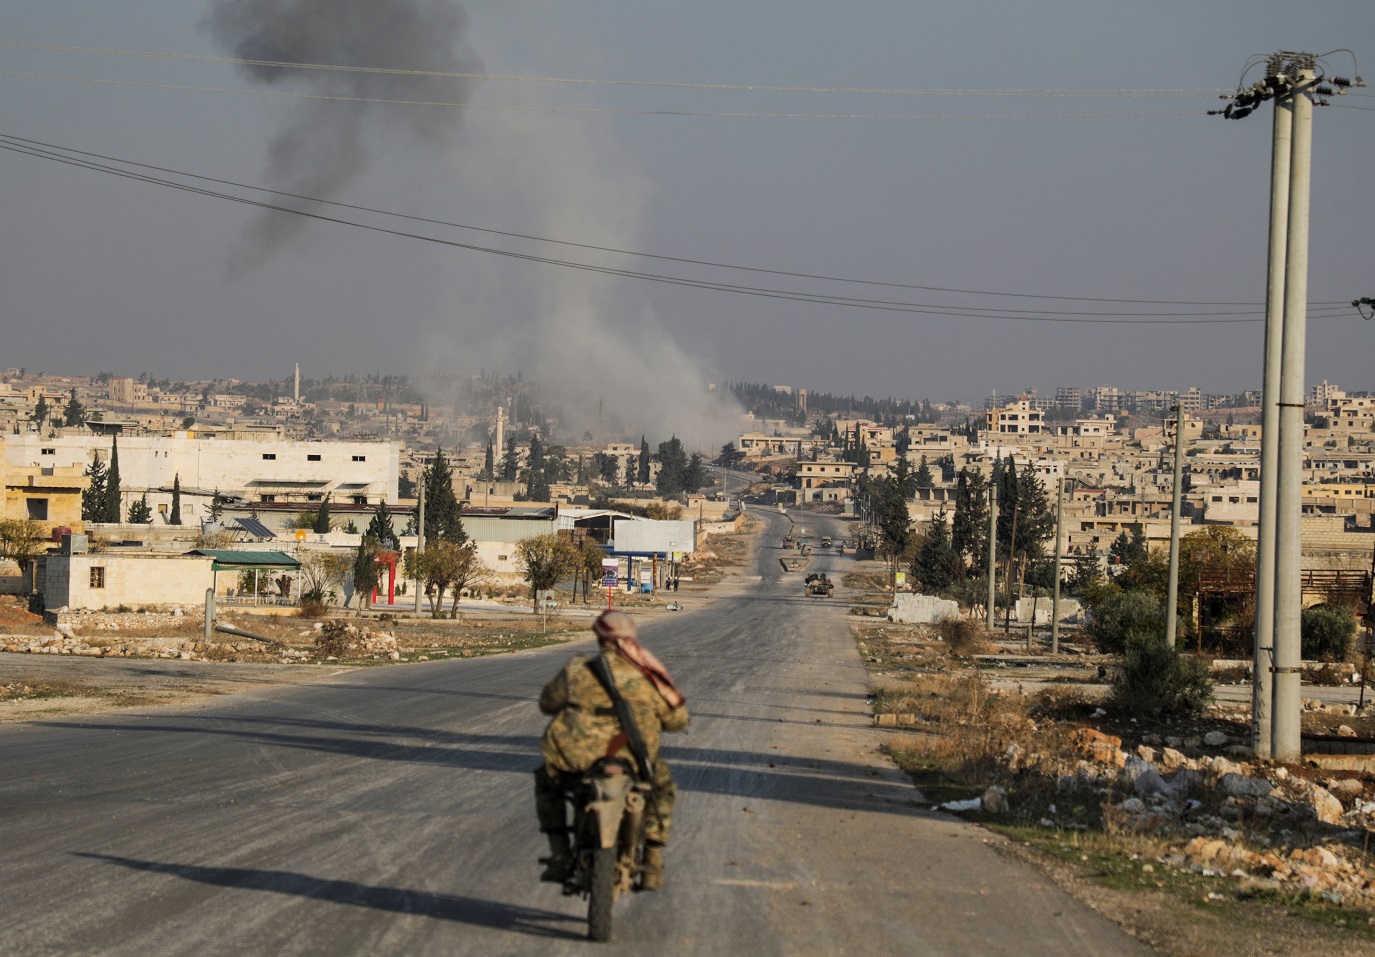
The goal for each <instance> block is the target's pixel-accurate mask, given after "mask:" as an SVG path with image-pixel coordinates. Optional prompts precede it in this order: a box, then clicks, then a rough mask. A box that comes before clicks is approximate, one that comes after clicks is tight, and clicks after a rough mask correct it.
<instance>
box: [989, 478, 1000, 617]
mask: <svg viewBox="0 0 1375 957" xmlns="http://www.w3.org/2000/svg"><path fill="white" fill-rule="evenodd" d="M997 577H998V482H997V476H994V477H993V478H992V479H990V480H989V483H988V630H989V631H990V632H991V631H992V630H993V615H994V610H993V609H994V608H995V607H996V602H997V591H996V588H997V585H996V580H997Z"/></svg>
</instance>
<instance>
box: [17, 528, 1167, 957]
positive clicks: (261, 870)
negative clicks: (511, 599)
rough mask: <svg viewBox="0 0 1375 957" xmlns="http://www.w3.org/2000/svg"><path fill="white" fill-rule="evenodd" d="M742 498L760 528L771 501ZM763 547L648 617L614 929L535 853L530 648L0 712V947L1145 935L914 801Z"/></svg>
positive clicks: (234, 950) (971, 943) (668, 947)
mask: <svg viewBox="0 0 1375 957" xmlns="http://www.w3.org/2000/svg"><path fill="white" fill-rule="evenodd" d="M764 519H765V521H766V522H768V523H769V525H770V527H771V532H770V535H769V536H766V538H765V544H766V545H770V544H771V543H775V542H777V541H778V539H780V538H781V537H782V531H783V527H784V525H785V520H784V519H783V517H782V516H779V515H776V514H773V515H766V516H764ZM808 524H809V525H813V526H817V525H820V524H821V522H818V521H817V520H815V519H810V518H809V520H808ZM780 554H782V553H781V552H780V551H778V550H777V549H776V548H773V547H764V548H762V549H761V550H760V552H759V555H758V567H757V573H758V575H759V578H758V580H755V581H749V580H746V582H745V583H744V584H743V585H742V586H741V587H740V588H739V589H738V591H737V592H736V593H735V594H728V595H726V596H725V597H722V598H721V599H720V600H718V601H715V602H714V603H711V604H710V605H707V606H706V607H702V608H700V609H698V610H694V611H692V612H690V613H685V614H682V615H676V616H669V617H667V618H663V619H660V620H658V621H656V622H654V623H653V624H652V625H651V626H650V627H647V628H646V629H645V634H644V637H645V640H646V643H647V644H648V645H649V646H650V647H652V648H654V649H655V651H656V652H658V653H659V654H660V655H661V656H662V657H663V658H664V659H665V660H666V662H667V663H668V665H669V666H670V668H671V669H672V670H673V671H674V673H675V675H676V676H677V677H678V679H679V681H680V683H681V684H682V686H683V687H684V689H685V690H686V692H687V694H688V695H689V698H690V707H691V709H692V711H693V714H694V720H693V727H692V729H691V732H690V733H689V734H688V735H686V736H681V737H674V738H670V739H669V743H670V744H671V747H669V748H668V749H667V750H666V752H665V753H666V755H667V756H668V758H669V759H670V760H671V761H672V764H673V767H674V770H675V774H676V776H677V779H678V782H679V788H680V795H681V796H680V799H679V811H678V822H677V825H676V830H675V833H674V835H673V841H672V844H671V846H670V849H669V850H670V855H669V872H668V881H669V887H668V889H667V890H666V891H665V892H664V893H661V894H644V895H637V896H633V897H630V898H628V899H624V900H622V901H621V902H619V903H618V904H617V914H616V922H617V923H616V939H615V941H613V942H612V943H610V944H606V945H591V944H588V943H587V942H585V941H584V940H583V936H584V934H585V924H584V922H583V917H584V915H585V906H584V904H583V903H582V902H581V901H580V900H578V899H575V898H564V897H562V896H561V895H560V893H559V891H558V889H557V888H555V887H553V886H551V885H542V884H539V883H538V882H537V881H536V880H535V876H536V874H537V872H538V868H537V865H536V863H535V859H536V858H537V857H538V856H539V854H540V852H541V847H540V845H541V841H540V840H539V838H538V835H537V834H536V833H535V827H534V820H533V804H532V800H531V797H530V771H531V769H532V767H533V766H534V765H535V763H536V760H537V758H536V742H537V739H538V735H539V733H540V730H541V728H542V726H543V719H542V718H541V717H540V716H539V715H538V713H537V711H536V708H535V707H534V703H533V702H534V697H535V696H536V695H537V693H538V690H539V688H540V686H541V685H542V683H543V682H544V681H545V680H546V679H547V678H548V677H550V676H551V675H552V674H553V673H554V672H555V671H557V669H558V667H559V666H560V664H561V662H562V660H563V658H564V656H565V655H566V654H567V651H568V649H567V648H553V649H541V650H537V651H530V652H522V653H519V654H515V655H509V656H502V657H494V658H484V659H479V660H467V661H452V662H429V663H426V664H421V665H406V666H395V667H389V668H382V669H367V670H364V671H357V672H351V673H348V674H340V675H335V676H332V677H326V678H325V679H323V680H318V681H315V682H312V683H311V684H309V685H305V686H299V687H292V688H284V687H270V688H255V689H254V690H251V691H248V692H245V693H244V694H240V695H234V696H232V697H228V698H218V699H214V700H212V701H209V702H207V703H204V704H202V705H199V706H197V707H195V708H186V709H177V710H171V709H162V710H155V709H150V710H147V711H143V712H121V713H120V714H118V715H103V716H100V717H98V718H87V719H73V720H68V721H54V722H48V723H42V724H27V725H16V726H9V727H6V728H3V729H0V768H3V775H0V813H3V821H4V829H5V830H4V837H3V840H0V902H2V903H0V953H3V954H5V955H9V957H18V955H31V954H32V955H37V954H44V955H47V954H52V955H59V954H60V955H86V954H91V955H97V954H99V955H107V954H108V955H140V957H143V955H148V957H155V955H197V957H205V955H219V954H225V955H236V957H240V955H245V954H251V955H259V954H270V955H273V957H288V955H298V954H301V955H307V954H308V955H315V954H319V955H348V954H395V955H402V954H404V955H408V957H409V955H431V954H433V955H440V954H443V955H467V954H472V955H498V954H511V955H528V954H541V955H545V954H548V955H561V954H581V953H588V952H596V953H607V954H644V953H649V952H654V953H658V954H670V955H673V954H683V955H700V954H749V955H752V957H753V955H769V954H787V955H840V954H855V955H865V957H873V955H888V954H895V955H896V954H901V955H908V954H914V953H920V954H937V955H940V954H970V955H1002V954H1006V955H1016V957H1030V955H1042V954H1044V955H1054V957H1067V955H1076V954H1086V955H1087V954H1093V955H1144V954H1147V953H1148V951H1147V950H1146V949H1145V948H1144V947H1142V946H1141V945H1139V944H1137V943H1136V942H1135V941H1133V940H1132V939H1130V938H1128V937H1127V936H1126V935H1124V934H1123V933H1121V932H1120V931H1119V930H1117V928H1116V927H1115V926H1113V925H1111V924H1109V923H1108V922H1106V921H1104V920H1103V919H1102V918H1099V917H1098V916H1096V915H1094V914H1093V913H1091V912H1089V911H1088V910H1086V909H1085V908H1084V907H1082V906H1080V905H1079V904H1077V903H1076V902H1074V901H1073V900H1071V899H1069V898H1068V897H1066V896H1065V895H1064V894H1063V893H1061V892H1060V891H1059V890H1058V889H1057V888H1055V887H1054V886H1053V885H1051V884H1049V883H1048V882H1047V881H1045V880H1044V879H1042V878H1041V877H1040V876H1039V875H1037V874H1035V873H1033V872H1032V871H1030V870H1028V869H1026V868H1025V867H1023V866H1021V865H1018V864H1016V863H1013V862H1010V861H1008V860H1005V859H1004V858H1003V857H1001V856H1000V855H998V854H997V853H995V852H994V851H993V850H992V849H991V848H990V847H989V846H988V845H987V844H986V843H985V839H986V835H985V834H984V832H983V831H981V830H980V829H978V828H975V827H972V826H970V825H967V824H964V823H962V822H958V821H955V820H953V819H950V818H947V817H944V816H941V815H935V814H930V813H927V812H924V811H921V810H919V809H918V808H917V807H915V806H914V803H913V791H912V789H911V787H910V785H909V784H908V783H907V782H906V781H905V780H904V779H903V778H902V776H901V775H899V774H898V773H896V772H895V771H894V770H893V769H892V767H891V765H890V764H889V763H888V762H887V761H886V760H885V759H884V758H883V757H882V756H881V755H880V754H878V753H877V748H878V747H879V745H880V744H881V743H882V741H883V740H884V739H883V737H882V735H883V734H885V733H887V732H882V731H879V730H878V729H875V728H873V727H872V725H871V719H870V716H869V708H868V703H867V701H866V698H865V673H864V671H863V667H862V665H861V664H860V662H859V660H858V657H857V655H856V654H855V651H854V647H853V644H852V642H851V641H850V639H849V638H848V636H847V633H846V628H845V619H844V615H845V608H846V602H845V601H844V599H843V598H842V596H841V595H840V594H837V596H836V598H835V599H834V600H825V599H809V598H805V597H803V595H802V587H801V582H800V580H799V578H800V576H798V575H797V574H795V573H794V574H792V575H784V574H783V573H782V571H781V569H780V568H779V564H778V561H777V559H778V556H779V555H780ZM850 561H852V559H851V558H850V557H839V556H835V555H820V554H819V555H817V556H816V557H815V558H814V559H813V561H812V566H811V567H812V568H813V569H814V570H817V569H827V570H829V571H830V572H831V574H832V577H833V578H838V577H839V575H840V574H843V572H844V570H845V567H846V565H847V564H848V563H849V562H850ZM696 604H699V605H703V604H706V603H703V602H697V603H696Z"/></svg>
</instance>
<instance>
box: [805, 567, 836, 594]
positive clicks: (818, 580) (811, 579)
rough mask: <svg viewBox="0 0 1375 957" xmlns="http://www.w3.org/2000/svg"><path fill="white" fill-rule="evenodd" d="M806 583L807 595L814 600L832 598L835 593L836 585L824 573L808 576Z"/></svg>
mask: <svg viewBox="0 0 1375 957" xmlns="http://www.w3.org/2000/svg"><path fill="white" fill-rule="evenodd" d="M805 582H806V585H805V589H806V593H807V594H808V595H810V596H811V597H812V598H822V597H825V598H830V597H831V596H832V595H833V594H834V593H835V585H834V584H833V583H832V582H831V580H830V579H829V578H827V577H826V575H825V574H824V573H823V574H811V575H808V576H807V577H806V579H805Z"/></svg>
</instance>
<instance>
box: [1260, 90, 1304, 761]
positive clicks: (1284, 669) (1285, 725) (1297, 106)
mask: <svg viewBox="0 0 1375 957" xmlns="http://www.w3.org/2000/svg"><path fill="white" fill-rule="evenodd" d="M1295 85H1296V88H1297V89H1296V92H1295V93H1294V94H1292V95H1291V97H1290V99H1291V100H1292V101H1293V110H1294V121H1293V141H1292V143H1291V144H1290V154H1289V229H1288V233H1289V241H1288V243H1287V244H1286V247H1285V262H1284V345H1283V348H1282V352H1281V356H1280V386H1279V424H1280V435H1279V446H1280V447H1279V490H1278V492H1277V493H1276V496H1275V512H1276V517H1275V586H1274V587H1275V635H1274V641H1275V666H1274V669H1275V670H1274V675H1275V681H1274V690H1273V692H1272V702H1273V709H1274V710H1273V713H1272V715H1271V719H1270V720H1271V725H1270V753H1271V756H1272V757H1274V758H1275V759H1276V760H1279V761H1297V760H1299V758H1300V756H1301V753H1302V751H1303V741H1302V737H1301V733H1300V720H1301V709H1302V707H1303V701H1302V698H1301V691H1302V689H1301V688H1300V682H1301V677H1302V675H1301V671H1302V662H1303V653H1302V649H1301V646H1300V639H1299V625H1300V622H1299V618H1300V613H1301V611H1302V605H1303V590H1302V582H1301V580H1300V576H1301V575H1302V574H1303V564H1302V557H1303V534H1302V527H1301V523H1302V518H1303V394H1304V388H1303V365H1304V350H1305V345H1306V339H1307V331H1308V330H1307V326H1308V311H1307V310H1308V184H1309V171H1310V165H1309V161H1310V159H1311V156H1312V145H1313V101H1312V99H1311V98H1310V96H1309V94H1308V88H1310V87H1311V86H1312V85H1313V69H1312V67H1311V65H1310V66H1308V67H1306V68H1304V69H1301V70H1300V71H1299V73H1298V77H1297V78H1296V84H1295Z"/></svg>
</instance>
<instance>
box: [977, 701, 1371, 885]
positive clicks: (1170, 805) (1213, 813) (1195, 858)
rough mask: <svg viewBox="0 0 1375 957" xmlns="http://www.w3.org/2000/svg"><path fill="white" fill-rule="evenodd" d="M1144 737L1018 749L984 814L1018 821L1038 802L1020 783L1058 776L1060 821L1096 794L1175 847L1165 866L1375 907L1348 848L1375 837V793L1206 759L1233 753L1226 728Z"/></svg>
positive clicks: (1116, 813)
mask: <svg viewBox="0 0 1375 957" xmlns="http://www.w3.org/2000/svg"><path fill="white" fill-rule="evenodd" d="M1144 739H1145V740H1148V741H1152V742H1153V743H1152V744H1142V745H1141V746H1139V747H1137V748H1135V749H1132V750H1130V751H1128V750H1124V749H1123V747H1122V741H1121V739H1120V738H1118V737H1116V736H1114V735H1109V734H1104V733H1103V732H1101V731H1097V730H1095V729H1093V728H1088V727H1080V728H1076V729H1075V730H1074V731H1072V732H1071V733H1070V736H1069V745H1070V747H1069V750H1068V752H1067V753H1058V754H1055V753H1037V752H1036V751H1032V750H1030V749H1028V748H1026V747H1024V746H1022V745H1018V744H1013V745H1010V746H1009V747H1008V748H1007V750H1006V752H1005V753H1004V754H1003V755H1002V759H1001V761H1000V770H999V772H996V773H995V775H994V776H995V777H996V778H997V779H998V780H999V782H1000V783H999V784H998V785H995V786H993V787H989V788H988V789H987V790H986V791H985V792H984V795H983V797H982V798H981V799H980V800H979V802H978V803H979V806H980V807H981V809H982V810H984V811H985V812H986V813H995V814H1002V813H1009V812H1011V813H1016V812H1017V805H1018V801H1019V797H1021V798H1022V799H1023V800H1026V801H1028V802H1032V803H1034V799H1033V798H1032V797H1031V796H1030V794H1031V792H1030V791H1027V792H1024V793H1023V794H1022V795H1019V793H1018V791H1019V788H1018V781H1019V778H1023V777H1024V776H1026V775H1030V776H1031V777H1030V780H1034V779H1036V778H1041V779H1048V780H1050V781H1053V782H1055V795H1056V797H1055V801H1056V804H1052V805H1050V812H1051V814H1055V813H1056V812H1055V807H1056V805H1057V804H1058V805H1059V806H1060V807H1062V808H1063V807H1066V806H1074V805H1082V804H1084V803H1087V802H1084V801H1082V800H1071V799H1072V798H1074V796H1075V794H1076V793H1077V794H1079V795H1083V796H1088V795H1089V794H1092V795H1094V796H1096V797H1097V799H1098V800H1099V801H1100V802H1101V806H1102V808H1103V815H1104V819H1105V821H1106V822H1108V824H1109V826H1111V827H1116V828H1120V829H1123V830H1130V831H1135V832H1150V833H1152V834H1155V835H1157V836H1158V837H1160V838H1161V839H1162V840H1163V841H1165V842H1166V843H1168V844H1170V845H1173V846H1172V848H1171V849H1170V850H1169V851H1167V852H1166V853H1164V854H1162V855H1161V856H1160V858H1159V863H1163V864H1165V865H1169V866H1173V867H1176V868H1181V869H1185V870H1191V871H1194V872H1199V873H1204V874H1209V875H1214V876H1229V877H1232V878H1235V879H1236V880H1237V881H1239V882H1240V883H1241V884H1243V885H1245V886H1246V887H1247V888H1272V889H1286V890H1289V891H1293V892H1307V893H1311V894H1313V895H1317V896H1320V897H1322V898H1323V899H1324V900H1327V901H1329V902H1332V903H1339V904H1346V905H1349V906H1353V907H1359V908H1362V909H1368V910H1375V871H1373V870H1370V869H1367V868H1366V867H1365V865H1364V864H1363V863H1362V861H1363V855H1362V854H1361V853H1360V850H1359V846H1357V847H1351V846H1348V845H1349V843H1351V842H1353V841H1354V840H1356V839H1357V838H1359V836H1360V835H1363V834H1365V833H1367V832H1368V831H1369V830H1371V829H1375V793H1372V792H1375V788H1371V787H1369V786H1368V785H1367V784H1366V783H1365V782H1364V781H1362V780H1360V779H1358V778H1355V777H1342V778H1331V779H1328V780H1323V781H1322V782H1321V783H1319V781H1317V780H1314V779H1313V777H1314V775H1310V774H1309V773H1308V772H1309V771H1310V770H1311V769H1307V768H1304V769H1302V771H1303V773H1302V774H1301V773H1295V772H1293V771H1291V769H1289V768H1287V767H1284V766H1282V765H1271V764H1268V763H1260V762H1251V761H1247V760H1245V756H1244V755H1240V754H1236V753H1234V754H1231V755H1224V754H1205V753H1203V752H1202V750H1201V749H1202V748H1203V746H1204V745H1205V744H1206V745H1207V746H1209V747H1210V748H1212V749H1218V748H1227V747H1229V739H1228V736H1227V735H1226V734H1225V733H1223V732H1209V733H1208V734H1206V735H1201V736H1200V735H1190V736H1187V737H1184V738H1163V739H1162V738H1159V737H1157V736H1155V735H1145V736H1144ZM1162 745H1163V747H1161V746H1162ZM1232 747H1234V746H1232ZM1234 758H1241V759H1240V760H1234ZM1316 777H1318V778H1321V772H1320V771H1319V772H1317V774H1316ZM1043 798H1044V796H1042V799H1043ZM1027 810H1028V811H1029V812H1032V808H1031V807H1028V808H1027ZM1039 814H1040V811H1039V810H1036V811H1034V812H1033V815H1039ZM1040 821H1041V824H1042V825H1043V826H1065V827H1069V828H1076V827H1082V826H1083V825H1082V824H1076V823H1075V822H1073V821H1068V822H1067V821H1064V820H1060V821H1052V820H1051V819H1050V818H1048V817H1042V818H1040ZM1353 835H1354V836H1355V837H1353Z"/></svg>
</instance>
